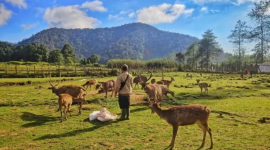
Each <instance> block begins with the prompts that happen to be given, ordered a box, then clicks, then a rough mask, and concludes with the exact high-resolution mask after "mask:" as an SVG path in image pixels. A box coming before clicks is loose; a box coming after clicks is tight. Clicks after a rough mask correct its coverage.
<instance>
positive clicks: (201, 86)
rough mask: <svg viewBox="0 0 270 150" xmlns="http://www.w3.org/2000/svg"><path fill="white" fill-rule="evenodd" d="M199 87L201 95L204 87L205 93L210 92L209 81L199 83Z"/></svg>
mask: <svg viewBox="0 0 270 150" xmlns="http://www.w3.org/2000/svg"><path fill="white" fill-rule="evenodd" d="M199 87H200V89H201V95H202V89H203V88H204V94H205V93H206V92H207V94H208V83H206V82H203V83H199Z"/></svg>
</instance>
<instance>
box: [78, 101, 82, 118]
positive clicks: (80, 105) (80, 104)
mask: <svg viewBox="0 0 270 150" xmlns="http://www.w3.org/2000/svg"><path fill="white" fill-rule="evenodd" d="M78 104H79V113H78V115H80V114H82V112H81V110H82V103H81V102H80V103H78Z"/></svg>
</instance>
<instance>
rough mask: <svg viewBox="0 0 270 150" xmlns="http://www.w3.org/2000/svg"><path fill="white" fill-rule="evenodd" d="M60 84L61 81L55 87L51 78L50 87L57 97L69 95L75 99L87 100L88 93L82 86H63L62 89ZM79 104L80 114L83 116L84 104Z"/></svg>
mask: <svg viewBox="0 0 270 150" xmlns="http://www.w3.org/2000/svg"><path fill="white" fill-rule="evenodd" d="M59 83H60V81H58V83H57V84H56V85H53V84H52V83H51V77H50V85H51V86H52V87H51V89H52V93H54V94H55V95H57V96H59V95H60V94H69V95H71V96H72V97H73V98H83V99H84V98H85V96H86V92H85V89H84V88H82V87H80V86H76V85H63V86H62V87H58V84H59ZM78 104H79V114H81V109H82V103H81V102H79V103H78ZM58 111H59V110H58Z"/></svg>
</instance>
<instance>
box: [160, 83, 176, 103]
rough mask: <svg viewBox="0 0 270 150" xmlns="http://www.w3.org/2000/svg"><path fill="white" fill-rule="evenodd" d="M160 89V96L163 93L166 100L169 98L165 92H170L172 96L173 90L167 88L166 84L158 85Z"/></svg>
mask: <svg viewBox="0 0 270 150" xmlns="http://www.w3.org/2000/svg"><path fill="white" fill-rule="evenodd" d="M160 87H161V91H162V96H163V95H165V96H166V97H167V98H168V100H170V98H169V96H168V95H167V94H171V95H172V96H173V97H174V92H173V91H171V90H169V89H168V88H167V87H166V86H164V85H160Z"/></svg>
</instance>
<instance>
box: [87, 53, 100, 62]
mask: <svg viewBox="0 0 270 150" xmlns="http://www.w3.org/2000/svg"><path fill="white" fill-rule="evenodd" d="M99 59H100V58H99V56H98V55H97V54H94V55H92V56H90V57H89V58H88V61H90V62H91V63H92V64H94V63H97V62H98V61H99Z"/></svg>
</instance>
